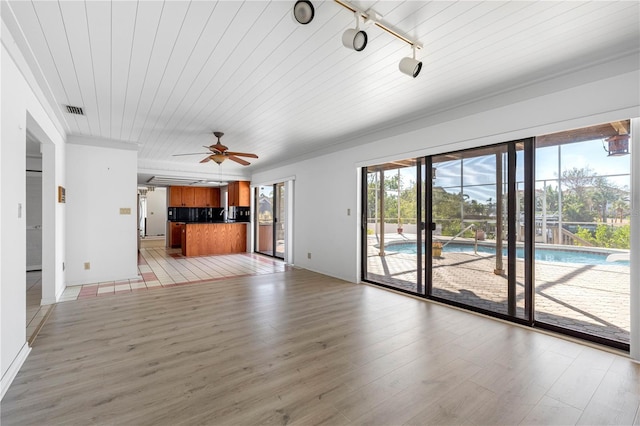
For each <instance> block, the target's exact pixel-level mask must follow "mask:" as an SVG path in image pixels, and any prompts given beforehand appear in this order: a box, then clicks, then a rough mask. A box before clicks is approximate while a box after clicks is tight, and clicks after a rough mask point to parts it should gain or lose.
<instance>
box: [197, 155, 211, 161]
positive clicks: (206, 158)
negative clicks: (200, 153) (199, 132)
mask: <svg viewBox="0 0 640 426" xmlns="http://www.w3.org/2000/svg"><path fill="white" fill-rule="evenodd" d="M207 161H211V156H208V157H205V158H203V159H202V160H200V162H201V163H206V162H207Z"/></svg>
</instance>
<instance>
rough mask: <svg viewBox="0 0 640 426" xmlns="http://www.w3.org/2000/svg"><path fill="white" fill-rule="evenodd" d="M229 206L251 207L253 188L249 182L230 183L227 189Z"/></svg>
mask: <svg viewBox="0 0 640 426" xmlns="http://www.w3.org/2000/svg"><path fill="white" fill-rule="evenodd" d="M227 191H228V197H229V206H241V207H249V205H250V204H251V187H250V182H248V181H243V180H241V181H236V182H229V186H228V188H227Z"/></svg>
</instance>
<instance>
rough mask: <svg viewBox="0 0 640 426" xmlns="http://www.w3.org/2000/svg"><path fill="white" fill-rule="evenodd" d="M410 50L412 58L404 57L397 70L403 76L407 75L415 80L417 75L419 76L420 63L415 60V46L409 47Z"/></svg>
mask: <svg viewBox="0 0 640 426" xmlns="http://www.w3.org/2000/svg"><path fill="white" fill-rule="evenodd" d="M411 50H413V57H411V58H410V57H406V58H402V59H401V60H400V64H398V68H400V71H401V72H402V73H403V74H406V75H409V76H411V77H413V78H416V77H417V76H418V74H420V70H421V69H422V62H420V61H418V60H417V59H416V46H415V45H413V46H411Z"/></svg>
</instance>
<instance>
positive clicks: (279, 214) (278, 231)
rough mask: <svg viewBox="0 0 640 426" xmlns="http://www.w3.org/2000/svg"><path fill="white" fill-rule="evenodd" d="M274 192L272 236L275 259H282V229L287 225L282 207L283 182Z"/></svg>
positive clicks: (283, 206)
mask: <svg viewBox="0 0 640 426" xmlns="http://www.w3.org/2000/svg"><path fill="white" fill-rule="evenodd" d="M275 190H276V196H275V199H276V205H275V211H276V215H275V223H274V227H275V230H274V233H273V234H274V236H275V242H274V243H275V254H274V256H275V257H279V258H281V259H284V229H285V224H286V223H287V218H286V214H285V205H284V198H285V197H284V196H285V193H284V182H282V183H278V184H276V185H275Z"/></svg>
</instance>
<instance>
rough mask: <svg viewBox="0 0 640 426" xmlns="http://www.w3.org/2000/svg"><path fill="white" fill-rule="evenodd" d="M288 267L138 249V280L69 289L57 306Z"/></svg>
mask: <svg viewBox="0 0 640 426" xmlns="http://www.w3.org/2000/svg"><path fill="white" fill-rule="evenodd" d="M287 268H288V267H287V266H286V265H285V263H284V262H282V261H281V260H278V259H272V258H269V257H266V256H261V255H258V254H253V253H242V254H231V255H217V256H198V257H185V256H182V254H181V251H180V249H169V248H165V247H148V248H141V249H140V251H139V253H138V277H137V278H133V279H128V280H120V281H105V282H98V283H87V284H84V285H79V286H69V287H67V288H66V289H65V291H64V293H63V294H62V297H61V298H60V302H65V301H70V300H78V299H86V298H91V297H101V296H108V295H114V294H122V293H131V292H132V291H146V290H150V289H153V288H163V287H175V286H179V285H185V284H195V283H198V282H210V281H214V280H220V279H225V278H230V277H239V276H247V275H261V274H271V273H275V272H282V271H285V270H286V269H287Z"/></svg>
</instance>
